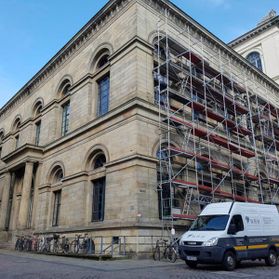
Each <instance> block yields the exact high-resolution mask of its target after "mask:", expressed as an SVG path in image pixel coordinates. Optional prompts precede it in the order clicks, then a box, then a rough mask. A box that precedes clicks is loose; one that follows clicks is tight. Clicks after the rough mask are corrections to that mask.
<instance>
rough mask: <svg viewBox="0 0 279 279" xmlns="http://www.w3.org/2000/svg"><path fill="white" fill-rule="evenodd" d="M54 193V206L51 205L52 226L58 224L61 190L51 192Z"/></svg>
mask: <svg viewBox="0 0 279 279" xmlns="http://www.w3.org/2000/svg"><path fill="white" fill-rule="evenodd" d="M53 193H54V207H53V218H52V226H53V227H55V226H58V224H59V213H60V206H61V190H59V191H56V192H53Z"/></svg>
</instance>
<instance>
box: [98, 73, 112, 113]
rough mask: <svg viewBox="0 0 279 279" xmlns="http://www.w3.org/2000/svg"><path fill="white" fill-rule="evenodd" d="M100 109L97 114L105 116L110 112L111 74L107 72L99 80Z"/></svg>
mask: <svg viewBox="0 0 279 279" xmlns="http://www.w3.org/2000/svg"><path fill="white" fill-rule="evenodd" d="M97 88H98V109H97V115H98V116H99V117H100V116H103V115H105V114H107V113H108V112H109V105H110V104H109V100H110V74H109V73H106V74H105V75H103V76H102V77H101V78H99V79H98V80H97Z"/></svg>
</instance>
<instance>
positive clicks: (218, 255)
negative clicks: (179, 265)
mask: <svg viewBox="0 0 279 279" xmlns="http://www.w3.org/2000/svg"><path fill="white" fill-rule="evenodd" d="M224 252H225V250H224V248H223V247H220V246H208V247H207V246H197V247H195V246H187V245H179V255H180V258H181V259H182V260H190V261H197V262H198V263H222V261H223V256H224Z"/></svg>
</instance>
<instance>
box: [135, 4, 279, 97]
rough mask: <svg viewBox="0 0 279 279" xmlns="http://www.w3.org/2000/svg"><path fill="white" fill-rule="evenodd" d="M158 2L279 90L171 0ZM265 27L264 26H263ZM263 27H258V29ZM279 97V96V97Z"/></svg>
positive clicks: (277, 87)
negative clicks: (176, 13)
mask: <svg viewBox="0 0 279 279" xmlns="http://www.w3.org/2000/svg"><path fill="white" fill-rule="evenodd" d="M141 1H150V0H141ZM153 1H157V2H162V3H164V4H165V5H167V6H169V7H170V8H172V9H173V10H174V11H176V12H178V13H179V14H180V15H181V16H182V17H183V18H184V19H185V18H186V20H187V21H188V22H189V23H190V24H192V26H193V27H195V28H196V29H197V30H201V31H202V32H203V33H204V35H206V36H207V37H208V38H209V39H210V40H212V41H214V42H215V43H217V44H218V45H219V46H220V47H222V48H223V50H225V51H226V52H227V53H229V54H231V55H233V56H234V58H236V59H237V60H238V62H239V63H240V64H242V65H243V66H245V67H246V68H247V69H248V70H250V71H252V72H253V74H255V75H256V76H258V77H260V78H263V79H264V80H265V81H266V82H267V83H268V84H269V85H270V86H271V87H272V88H273V89H275V90H277V91H278V90H279V85H278V83H276V82H275V81H274V80H273V79H272V78H271V77H269V76H267V75H266V74H265V73H263V72H262V71H260V70H259V69H258V68H256V67H255V66H254V65H252V64H251V63H250V62H248V60H247V59H245V58H244V57H243V56H242V55H240V54H239V53H238V52H236V51H235V50H234V49H233V48H231V47H230V46H229V45H228V44H226V43H225V42H223V41H222V40H221V39H220V38H218V37H217V36H216V35H214V34H213V33H211V32H210V31H209V30H208V29H206V28H205V27H204V26H202V25H201V24H199V23H198V22H197V21H196V20H194V19H193V18H192V17H191V16H189V15H188V14H187V13H185V12H184V11H183V10H182V9H181V8H179V7H177V6H176V5H175V4H173V3H172V2H171V1H170V0H153ZM273 20H275V21H276V22H277V21H278V22H279V16H276V17H275V18H273ZM263 25H264V24H263ZM259 27H261V26H258V28H259ZM278 97H279V95H278Z"/></svg>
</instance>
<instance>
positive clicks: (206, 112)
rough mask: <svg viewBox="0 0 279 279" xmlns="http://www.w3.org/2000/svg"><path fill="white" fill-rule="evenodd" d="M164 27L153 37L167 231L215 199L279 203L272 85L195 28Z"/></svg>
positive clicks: (278, 120)
mask: <svg viewBox="0 0 279 279" xmlns="http://www.w3.org/2000/svg"><path fill="white" fill-rule="evenodd" d="M164 24H165V28H162V25H161V26H160V24H158V34H157V38H156V40H155V42H154V46H155V52H154V85H155V90H154V94H155V103H156V104H157V105H158V108H159V129H160V148H159V151H158V154H157V156H158V159H159V165H158V187H157V189H158V193H159V202H160V217H161V219H162V221H163V222H162V223H163V228H164V227H165V225H166V224H167V226H168V227H170V228H174V225H175V223H176V221H178V220H189V221H191V220H194V219H195V217H196V216H197V215H198V214H199V212H200V211H201V210H202V209H203V207H204V206H206V205H207V204H208V203H211V202H221V201H232V200H234V201H241V202H255V203H271V204H276V205H277V204H279V196H278V194H279V193H278V189H279V187H278V186H279V173H278V154H277V151H279V109H278V108H276V107H275V106H274V104H273V103H271V102H270V101H267V100H265V98H264V97H263V96H266V95H267V94H269V92H268V89H267V88H265V87H264V86H262V85H257V86H256V84H257V83H256V82H255V80H251V78H248V75H246V74H245V73H241V75H240V74H239V72H238V70H237V67H235V65H234V64H233V61H232V59H233V58H232V57H229V56H226V55H224V53H222V52H221V51H220V50H219V49H217V48H214V47H212V48H211V49H210V50H209V48H208V45H207V44H208V42H206V43H205V42H204V41H203V37H202V35H199V34H198V33H194V31H193V30H192V29H191V28H190V27H188V29H187V30H182V31H181V33H179V34H178V33H175V32H174V31H170V30H169V29H171V28H168V22H165V23H164ZM162 30H164V31H162Z"/></svg>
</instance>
